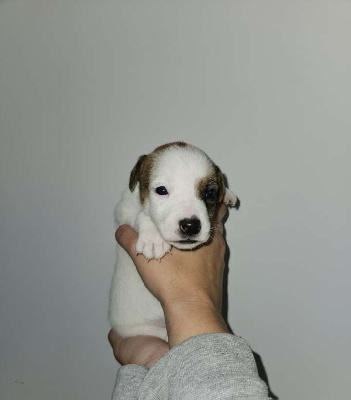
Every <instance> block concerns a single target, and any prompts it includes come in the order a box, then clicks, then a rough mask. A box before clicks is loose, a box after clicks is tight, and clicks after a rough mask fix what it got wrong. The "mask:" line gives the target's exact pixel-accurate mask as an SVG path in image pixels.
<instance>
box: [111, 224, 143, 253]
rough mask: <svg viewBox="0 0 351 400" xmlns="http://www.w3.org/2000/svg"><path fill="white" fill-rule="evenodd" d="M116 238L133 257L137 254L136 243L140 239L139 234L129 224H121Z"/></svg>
mask: <svg viewBox="0 0 351 400" xmlns="http://www.w3.org/2000/svg"><path fill="white" fill-rule="evenodd" d="M115 237H116V240H117V242H118V244H120V245H121V246H122V247H123V248H124V250H126V252H127V253H128V254H129V255H130V256H131V257H132V256H134V254H135V245H136V242H137V240H138V235H137V233H136V232H135V230H134V229H133V228H131V227H130V226H129V225H121V226H120V227H119V228H118V229H117V231H116V233H115Z"/></svg>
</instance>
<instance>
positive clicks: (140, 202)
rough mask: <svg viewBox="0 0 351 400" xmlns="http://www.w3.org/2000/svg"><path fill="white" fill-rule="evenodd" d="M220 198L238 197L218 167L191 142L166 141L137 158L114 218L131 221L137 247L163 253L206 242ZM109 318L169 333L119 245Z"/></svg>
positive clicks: (128, 331)
mask: <svg viewBox="0 0 351 400" xmlns="http://www.w3.org/2000/svg"><path fill="white" fill-rule="evenodd" d="M221 201H224V202H226V203H227V204H230V205H235V203H236V202H237V198H236V196H235V195H234V194H233V193H232V192H230V191H229V190H228V189H226V188H225V186H224V183H223V177H222V173H221V171H220V170H219V168H218V167H217V166H216V165H215V164H214V163H213V162H212V161H211V160H210V159H209V157H208V156H207V155H206V154H205V153H204V152H202V151H201V150H200V149H198V148H196V147H195V146H191V145H187V144H185V143H182V142H176V143H170V144H167V145H164V146H161V147H158V148H157V149H156V150H154V152H152V153H150V154H149V155H147V156H141V157H140V158H139V160H138V162H137V164H136V165H135V167H134V169H133V171H132V172H131V176H130V182H129V188H128V189H127V190H126V191H125V192H124V193H123V196H122V199H121V201H120V202H119V203H118V204H117V207H116V223H117V225H121V224H128V225H131V226H132V227H133V228H134V229H135V230H136V231H137V232H138V242H137V245H136V252H138V253H143V254H144V256H145V257H146V258H148V259H152V258H156V259H161V258H162V257H163V256H164V255H165V253H166V252H168V251H170V249H171V246H175V247H177V248H179V249H193V248H195V247H197V246H199V245H201V244H203V243H206V242H207V241H208V240H209V239H210V235H211V227H212V223H213V218H214V213H215V208H216V204H217V203H218V202H221ZM160 268H162V263H160ZM109 319H110V323H111V326H112V327H113V329H114V330H115V331H116V332H117V334H118V335H119V336H121V337H127V336H135V335H154V336H159V337H161V338H162V339H165V340H166V339H167V332H166V327H165V322H164V315H163V310H162V308H161V305H160V303H159V302H158V301H157V300H156V298H155V297H154V296H153V295H152V294H151V293H150V292H149V291H148V290H147V289H146V288H145V286H144V284H143V282H142V280H141V278H140V276H139V275H138V272H137V270H136V268H135V266H134V264H133V262H132V260H131V259H130V257H129V256H128V255H127V253H126V252H125V251H124V250H123V249H122V248H121V247H119V246H118V249H117V262H116V267H115V272H114V276H113V280H112V285H111V290H110V309H109Z"/></svg>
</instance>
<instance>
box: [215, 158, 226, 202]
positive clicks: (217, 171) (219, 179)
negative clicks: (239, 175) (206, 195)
mask: <svg viewBox="0 0 351 400" xmlns="http://www.w3.org/2000/svg"><path fill="white" fill-rule="evenodd" d="M214 168H215V174H216V180H217V184H218V203H221V202H222V201H223V199H224V196H225V185H224V178H223V174H222V171H221V170H220V169H219V167H217V165H215V166H214Z"/></svg>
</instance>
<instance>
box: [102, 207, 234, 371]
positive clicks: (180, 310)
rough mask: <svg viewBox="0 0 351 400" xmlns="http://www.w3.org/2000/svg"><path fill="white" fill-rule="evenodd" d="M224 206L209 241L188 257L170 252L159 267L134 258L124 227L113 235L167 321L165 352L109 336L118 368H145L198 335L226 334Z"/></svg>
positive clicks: (153, 343)
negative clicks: (132, 365) (118, 363)
mask: <svg viewBox="0 0 351 400" xmlns="http://www.w3.org/2000/svg"><path fill="white" fill-rule="evenodd" d="M225 214H226V206H225V205H224V204H221V205H220V206H219V207H218V209H217V218H216V221H217V222H216V223H215V224H214V229H213V235H212V239H211V240H210V242H209V243H208V244H205V245H203V246H201V247H199V248H197V249H195V250H193V251H183V250H178V249H176V248H172V251H171V253H170V254H166V255H165V256H164V257H163V258H162V260H161V261H158V260H150V261H148V260H147V259H146V258H145V257H144V256H143V255H141V254H139V255H138V254H136V251H135V244H136V241H137V233H136V232H135V231H134V230H133V229H132V228H131V227H130V226H128V225H122V226H120V227H119V228H118V229H117V231H116V240H117V242H118V243H119V244H120V245H121V246H122V247H123V248H124V249H125V250H126V251H127V253H128V254H129V256H130V257H131V258H132V260H133V262H134V264H135V266H136V268H137V270H138V273H139V275H140V277H141V278H142V280H143V282H144V284H145V286H146V287H147V288H148V289H149V291H150V292H151V293H152V294H153V295H154V296H155V297H156V298H157V299H158V300H159V301H160V303H161V305H162V307H163V310H164V313H165V320H166V327H167V332H168V338H169V347H168V344H167V343H166V342H164V341H163V340H162V339H159V338H155V337H152V336H135V337H130V338H125V339H122V338H118V337H117V335H116V334H115V333H114V332H112V331H110V333H109V340H110V343H111V345H112V347H113V350H114V354H115V357H116V359H117V361H119V362H120V363H121V364H128V363H133V364H139V365H144V366H148V367H150V366H151V365H153V363H155V362H156V361H157V360H158V359H159V358H160V357H161V356H162V355H163V354H164V353H166V352H167V351H168V349H169V348H171V347H173V346H175V345H177V344H179V343H181V342H183V341H184V340H186V339H188V338H190V337H192V336H196V335H199V334H201V333H214V332H218V333H221V332H222V333H228V328H227V326H226V325H225V323H224V321H223V318H222V316H221V307H222V280H223V268H224V254H225V250H226V243H225V240H224V238H223V224H222V219H223V217H224V215H225Z"/></svg>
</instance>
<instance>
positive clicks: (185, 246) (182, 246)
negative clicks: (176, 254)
mask: <svg viewBox="0 0 351 400" xmlns="http://www.w3.org/2000/svg"><path fill="white" fill-rule="evenodd" d="M206 242H207V240H205V241H204V240H191V239H187V240H176V241H170V242H168V243H169V244H170V245H172V246H173V247H176V248H177V249H179V250H192V249H195V248H196V247H198V246H201V245H202V244H204V243H206Z"/></svg>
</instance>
